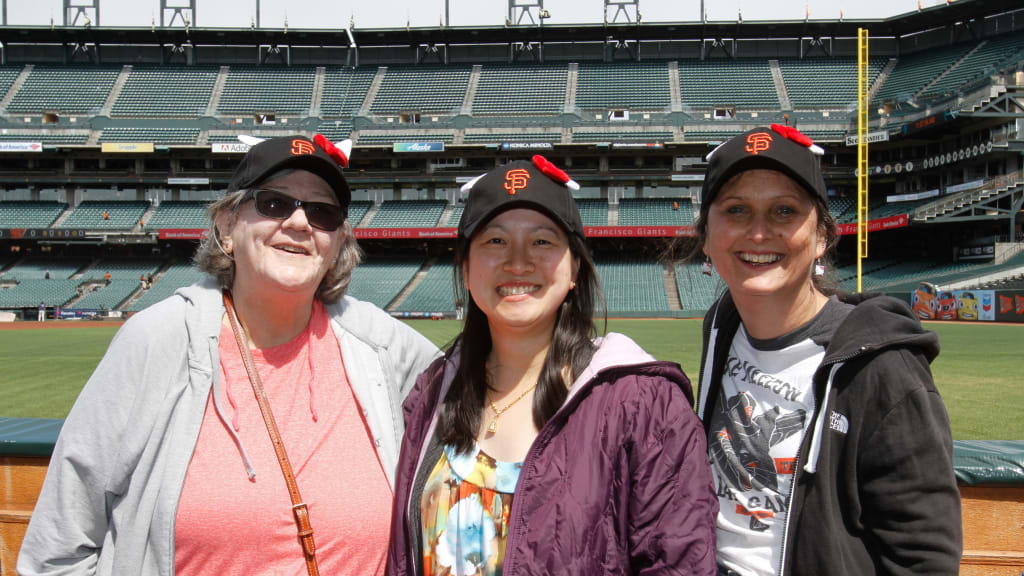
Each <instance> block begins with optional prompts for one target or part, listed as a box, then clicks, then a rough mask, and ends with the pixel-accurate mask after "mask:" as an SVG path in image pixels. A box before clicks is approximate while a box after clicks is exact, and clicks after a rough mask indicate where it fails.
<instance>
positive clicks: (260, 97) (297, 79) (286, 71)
mask: <svg viewBox="0 0 1024 576" xmlns="http://www.w3.org/2000/svg"><path fill="white" fill-rule="evenodd" d="M315 79H316V69H315V68H303V67H289V68H278V67H273V66H239V65H234V66H231V69H230V70H229V71H228V75H227V78H226V79H225V82H224V92H223V94H222V95H221V98H220V104H219V105H218V106H217V113H218V114H293V115H302V114H308V113H309V106H310V104H311V103H312V100H313V83H314V81H315Z"/></svg>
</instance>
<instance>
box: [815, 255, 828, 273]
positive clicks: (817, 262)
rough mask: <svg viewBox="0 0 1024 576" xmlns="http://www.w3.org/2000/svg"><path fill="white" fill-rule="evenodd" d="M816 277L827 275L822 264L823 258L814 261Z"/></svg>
mask: <svg viewBox="0 0 1024 576" xmlns="http://www.w3.org/2000/svg"><path fill="white" fill-rule="evenodd" d="M814 275H815V276H818V277H821V276H824V275H825V265H824V264H822V263H821V258H818V259H817V260H815V261H814Z"/></svg>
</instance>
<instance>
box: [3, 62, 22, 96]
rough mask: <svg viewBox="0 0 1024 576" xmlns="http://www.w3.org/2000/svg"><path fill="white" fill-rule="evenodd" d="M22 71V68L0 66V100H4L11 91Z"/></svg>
mask: <svg viewBox="0 0 1024 576" xmlns="http://www.w3.org/2000/svg"><path fill="white" fill-rule="evenodd" d="M21 70H22V67H21V66H6V65H0V98H3V97H4V94H7V91H8V90H10V89H11V85H13V84H14V81H15V80H17V79H18V74H21Z"/></svg>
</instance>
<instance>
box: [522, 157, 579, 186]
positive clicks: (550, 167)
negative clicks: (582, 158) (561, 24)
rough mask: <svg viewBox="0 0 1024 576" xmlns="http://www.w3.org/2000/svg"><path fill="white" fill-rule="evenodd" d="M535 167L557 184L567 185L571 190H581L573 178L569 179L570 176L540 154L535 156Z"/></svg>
mask: <svg viewBox="0 0 1024 576" xmlns="http://www.w3.org/2000/svg"><path fill="white" fill-rule="evenodd" d="M533 165H534V166H536V167H537V169H538V170H540V171H541V173H542V174H544V175H545V176H547V177H548V178H551V179H552V180H554V181H555V182H558V183H559V184H565V185H566V186H567V187H568V188H570V189H571V190H579V189H580V185H579V184H577V183H576V182H575V181H574V180H573V179H572V178H569V175H568V174H566V173H565V171H564V170H562V169H561V168H559V167H558V166H555V165H554V164H552V163H551V162H550V161H549V160H548V159H547V158H545V157H543V156H541V155H540V154H534V156H533Z"/></svg>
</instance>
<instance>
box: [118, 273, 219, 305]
mask: <svg viewBox="0 0 1024 576" xmlns="http://www.w3.org/2000/svg"><path fill="white" fill-rule="evenodd" d="M204 276H205V273H203V272H201V271H200V270H199V269H197V268H195V267H194V266H193V265H192V263H190V262H179V263H175V264H171V265H170V266H169V267H168V268H167V270H166V271H164V273H163V274H162V275H161V276H160V278H159V279H157V280H155V281H154V282H153V285H152V286H151V287H150V288H149V290H146V291H145V292H144V293H143V294H142V296H140V297H139V299H138V300H136V301H135V302H134V303H132V304H131V305H130V306H128V310H132V311H138V310H142V309H144V308H146V307H148V306H151V305H153V304H156V303H157V302H159V301H161V300H163V299H165V298H168V297H170V296H171V295H172V294H174V291H175V290H177V289H178V288H182V287H184V286H189V285H191V284H195V283H196V282H199V281H200V280H202V279H203V277H204Z"/></svg>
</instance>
